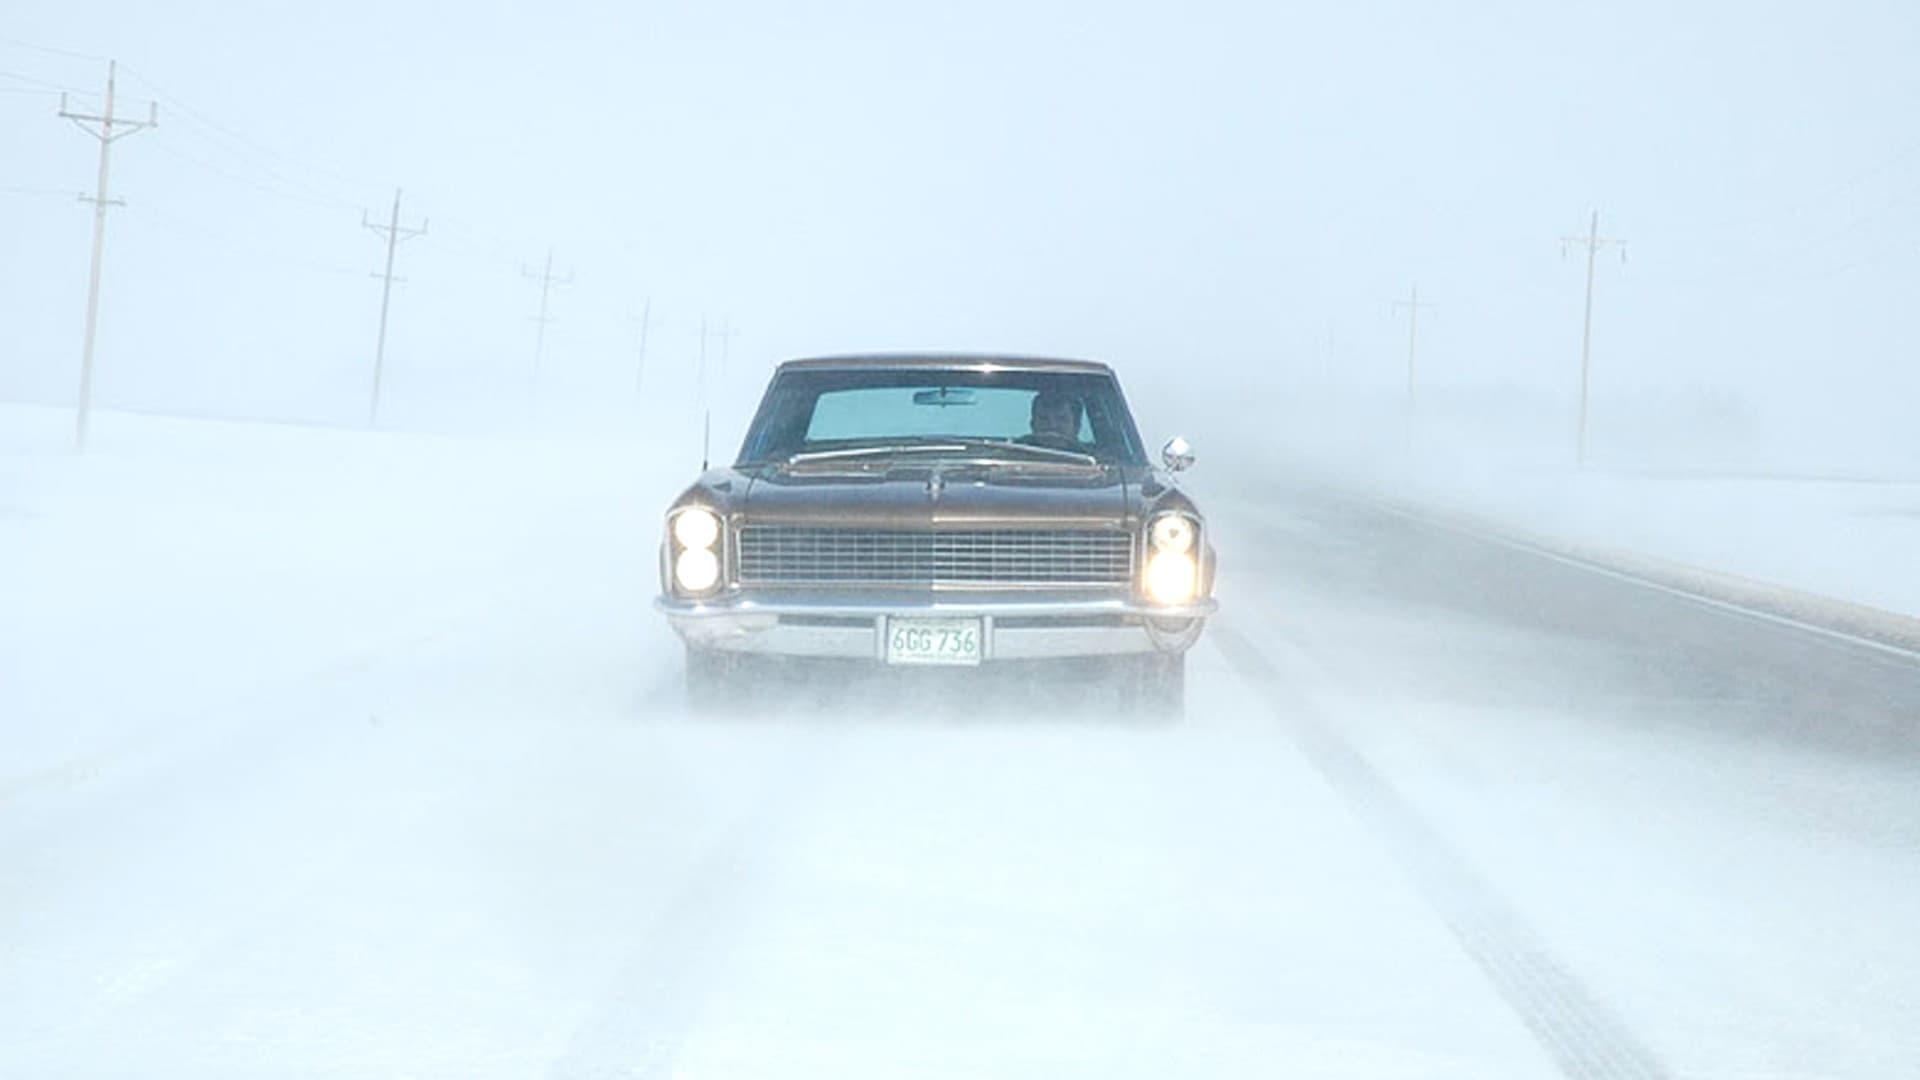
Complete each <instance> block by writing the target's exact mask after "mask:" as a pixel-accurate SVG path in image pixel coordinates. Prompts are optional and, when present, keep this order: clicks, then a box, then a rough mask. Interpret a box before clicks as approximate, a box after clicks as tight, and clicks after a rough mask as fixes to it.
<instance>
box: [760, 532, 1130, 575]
mask: <svg viewBox="0 0 1920 1080" xmlns="http://www.w3.org/2000/svg"><path fill="white" fill-rule="evenodd" d="M739 541H740V542H739V560H740V562H739V574H740V583H741V584H743V585H811V584H825V583H860V584H879V585H935V586H940V585H949V586H969V585H973V586H998V585H1125V584H1127V583H1128V582H1130V581H1131V580H1132V579H1133V538H1132V536H1131V534H1129V533H1126V532H1122V531H1119V530H1116V529H1052V530H1044V531H1043V530H1031V529H1026V530H1023V529H952V530H935V531H915V530H889V529H823V528H813V527H809V526H798V525H749V526H747V527H745V528H743V529H741V530H740V538H739Z"/></svg>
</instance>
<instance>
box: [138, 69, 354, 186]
mask: <svg viewBox="0 0 1920 1080" xmlns="http://www.w3.org/2000/svg"><path fill="white" fill-rule="evenodd" d="M126 71H127V74H128V75H130V76H132V77H133V78H134V79H136V80H138V81H139V82H141V83H144V84H145V85H146V87H147V88H148V89H149V90H151V91H153V95H154V97H156V98H158V99H159V100H161V101H163V102H166V103H167V105H169V106H171V107H172V108H173V109H175V110H176V111H178V112H179V113H181V114H182V115H184V116H186V117H187V118H188V119H189V120H192V121H194V122H196V123H198V124H199V125H200V126H201V127H202V128H204V129H205V131H206V132H208V133H211V134H212V135H218V136H221V137H224V138H225V139H228V140H231V141H232V142H233V143H237V144H239V145H240V146H242V147H245V148H246V149H248V150H250V151H252V152H253V153H255V154H259V155H262V156H265V157H269V158H272V159H274V160H276V161H279V162H282V163H284V164H286V165H291V166H293V167H294V168H296V169H300V170H303V171H305V172H307V173H308V174H310V175H313V176H316V177H326V178H327V179H328V180H329V181H330V182H331V183H332V184H333V185H334V187H335V190H336V191H339V190H344V191H346V192H348V193H349V194H359V193H362V192H365V191H368V190H370V189H372V188H373V187H374V185H373V184H370V183H367V182H366V181H364V180H361V179H359V178H356V177H351V176H347V175H345V174H343V173H339V172H336V171H334V170H332V169H329V168H326V167H325V166H322V165H316V164H314V163H312V162H309V161H304V160H302V159H300V158H297V157H294V156H293V155H291V154H287V153H283V152H282V151H279V150H276V149H274V148H273V147H271V146H268V145H266V144H265V143H262V142H260V141H259V140H257V139H254V138H252V137H250V136H248V135H247V134H245V133H244V132H241V131H238V130H236V129H234V128H231V127H228V126H227V125H225V124H222V123H220V122H219V121H217V120H215V119H213V118H212V117H211V116H208V115H207V114H206V113H204V112H201V111H200V110H198V109H195V108H193V107H191V106H190V105H188V104H187V103H186V102H184V101H182V100H180V98H179V97H178V96H177V95H175V94H172V93H170V92H169V91H168V90H167V89H166V88H165V87H162V86H161V85H160V84H158V83H156V82H154V81H153V80H152V79H151V78H149V77H147V76H146V75H145V74H143V73H141V72H139V71H136V70H134V69H133V68H127V69H126ZM207 141H208V142H209V143H210V144H212V145H214V146H216V147H219V148H220V149H221V150H223V151H225V152H226V153H229V154H233V155H234V156H236V157H238V156H240V155H239V153H238V152H237V151H236V150H235V149H234V148H233V147H231V146H226V145H223V144H222V143H221V142H220V141H219V140H218V139H215V138H211V137H208V138H207ZM261 171H262V172H264V173H266V174H267V175H270V176H272V177H274V178H275V179H276V180H278V181H281V182H283V183H287V184H291V185H293V186H295V187H301V188H305V189H307V190H308V191H311V192H315V193H316V194H320V195H323V196H324V195H325V194H326V193H325V191H324V189H322V188H320V187H318V186H316V185H313V184H309V183H307V182H306V181H303V180H301V179H299V178H298V177H294V176H288V175H286V174H284V173H279V172H273V171H271V170H267V169H264V168H262V170H261ZM335 205H348V206H351V205H355V204H353V203H346V204H339V203H336V204H335Z"/></svg>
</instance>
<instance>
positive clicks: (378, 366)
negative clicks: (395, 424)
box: [360, 188, 427, 427]
mask: <svg viewBox="0 0 1920 1080" xmlns="http://www.w3.org/2000/svg"><path fill="white" fill-rule="evenodd" d="M360 224H361V226H363V227H364V228H367V229H370V230H372V231H373V232H375V233H378V234H380V235H381V236H384V237H386V238H387V268H386V271H385V272H384V273H379V274H375V275H373V276H374V277H377V278H379V279H380V336H379V337H378V338H377V339H376V341H375V344H374V347H373V392H372V394H371V395H370V396H369V398H368V400H367V426H368V427H378V426H379V424H380V377H381V373H382V372H383V371H384V370H385V367H386V362H387V309H388V306H389V305H390V304H391V303H392V301H393V281H394V278H393V256H394V252H396V251H397V250H399V247H400V244H401V242H402V241H404V240H411V239H413V238H414V237H416V236H425V235H427V223H426V221H425V220H422V221H421V222H420V227H419V228H417V229H408V228H402V227H401V225H400V189H399V188H394V189H393V216H392V217H391V218H389V219H388V221H387V223H386V224H385V225H380V224H376V223H375V222H372V221H369V220H367V212H366V211H365V210H362V211H360Z"/></svg>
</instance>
